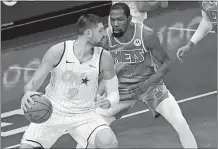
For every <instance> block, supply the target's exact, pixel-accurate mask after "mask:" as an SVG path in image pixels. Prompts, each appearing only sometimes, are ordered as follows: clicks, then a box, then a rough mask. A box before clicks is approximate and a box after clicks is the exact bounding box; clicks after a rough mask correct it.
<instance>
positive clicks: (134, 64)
mask: <svg viewBox="0 0 218 149" xmlns="http://www.w3.org/2000/svg"><path fill="white" fill-rule="evenodd" d="M134 26H135V31H134V36H133V37H132V40H131V41H129V42H128V43H121V42H119V41H118V39H116V38H115V37H114V36H113V35H112V31H111V28H108V29H107V33H108V35H109V49H108V50H109V51H110V53H111V55H112V56H113V58H114V63H115V68H116V74H117V76H118V79H119V83H120V85H124V86H126V85H127V86H128V85H130V84H133V83H138V82H141V81H145V80H147V79H149V78H150V76H151V75H153V74H154V73H155V72H156V65H155V64H154V62H153V57H152V53H151V51H150V50H149V49H147V48H146V46H145V44H146V43H144V41H143V32H144V30H145V26H144V25H143V24H137V23H136V24H134ZM130 36H132V35H130Z"/></svg>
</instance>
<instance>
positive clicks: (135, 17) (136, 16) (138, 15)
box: [112, 0, 147, 23]
mask: <svg viewBox="0 0 218 149" xmlns="http://www.w3.org/2000/svg"><path fill="white" fill-rule="evenodd" d="M118 2H123V3H126V4H127V5H128V6H129V9H130V14H131V15H132V22H134V23H143V21H144V19H147V12H143V13H142V12H139V11H138V9H137V6H136V2H135V1H123V0H116V1H113V3H112V4H115V3H118Z"/></svg>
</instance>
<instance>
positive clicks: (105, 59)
mask: <svg viewBox="0 0 218 149" xmlns="http://www.w3.org/2000/svg"><path fill="white" fill-rule="evenodd" d="M101 63H102V64H103V65H104V66H105V67H107V66H108V65H111V64H112V65H114V63H113V57H112V56H111V54H110V52H109V51H107V50H104V49H103V51H102V56H101Z"/></svg>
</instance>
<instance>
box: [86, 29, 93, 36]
mask: <svg viewBox="0 0 218 149" xmlns="http://www.w3.org/2000/svg"><path fill="white" fill-rule="evenodd" d="M84 34H85V35H86V36H87V37H89V38H92V30H91V29H87V30H85V32H84Z"/></svg>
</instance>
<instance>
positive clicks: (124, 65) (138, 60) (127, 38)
mask: <svg viewBox="0 0 218 149" xmlns="http://www.w3.org/2000/svg"><path fill="white" fill-rule="evenodd" d="M131 19H132V17H131V15H130V10H129V7H128V5H126V4H125V3H116V4H114V5H112V7H111V10H110V21H111V26H112V29H111V28H108V29H107V33H108V44H106V43H107V42H106V41H105V43H104V44H106V45H104V47H105V48H106V49H108V51H110V53H111V55H112V56H113V58H114V62H115V68H116V74H117V77H118V80H119V93H120V103H119V104H118V105H116V106H115V107H113V108H114V110H111V111H110V112H107V111H98V113H100V114H102V115H106V116H114V117H116V118H119V117H120V116H122V114H121V113H120V112H123V111H125V110H128V109H129V108H131V107H132V106H133V105H134V103H135V102H136V101H142V102H144V103H146V104H147V106H148V108H149V110H150V111H151V112H152V113H153V116H154V117H158V113H159V114H161V115H162V116H163V117H164V118H165V119H166V120H167V121H168V122H169V123H170V124H171V125H172V126H173V128H174V129H175V130H176V132H177V133H178V135H179V139H180V141H181V144H182V146H183V148H197V143H196V141H195V138H194V136H193V134H192V132H191V130H190V128H189V125H188V124H187V122H186V119H185V118H184V116H183V115H182V112H181V110H180V107H179V105H178V104H177V102H176V100H175V98H174V97H173V95H172V94H171V93H170V91H169V90H168V89H167V88H166V86H165V85H164V83H163V77H164V76H165V75H166V74H167V72H168V70H169V65H170V63H171V60H170V59H169V57H168V55H167V53H166V52H165V50H164V48H163V47H162V46H161V44H160V42H159V39H158V37H157V35H155V34H154V32H152V30H151V29H150V28H148V27H146V26H145V25H143V24H138V23H132V22H131ZM153 57H154V58H155V59H156V60H157V61H158V62H159V67H157V65H155V64H154V61H153ZM103 82H104V81H102V83H101V85H100V86H99V90H98V93H99V94H100V95H102V93H104V89H105V87H104V85H103V84H104V83H103ZM131 101H132V102H131Z"/></svg>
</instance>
